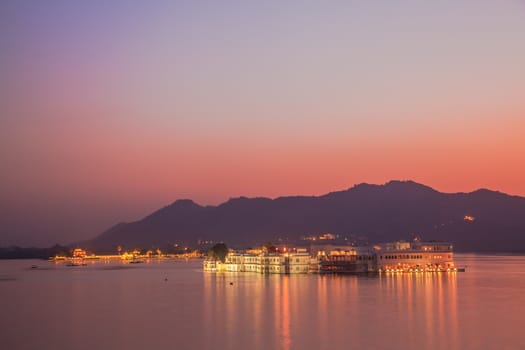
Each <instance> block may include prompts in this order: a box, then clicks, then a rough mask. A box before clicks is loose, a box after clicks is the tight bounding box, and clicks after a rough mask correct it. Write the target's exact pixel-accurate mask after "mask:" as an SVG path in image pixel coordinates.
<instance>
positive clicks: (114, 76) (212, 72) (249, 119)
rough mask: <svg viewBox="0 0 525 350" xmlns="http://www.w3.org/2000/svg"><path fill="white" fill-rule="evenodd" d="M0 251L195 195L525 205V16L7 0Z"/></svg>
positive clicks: (503, 8)
mask: <svg viewBox="0 0 525 350" xmlns="http://www.w3.org/2000/svg"><path fill="white" fill-rule="evenodd" d="M0 161H1V165H0V246H3V245H10V244H19V245H23V246H29V245H37V246H46V245H50V244H54V243H55V242H58V243H71V242H74V241H76V240H79V239H88V238H91V237H94V236H95V235H97V234H99V233H100V232H102V231H103V230H105V229H107V228H108V227H110V226H112V225H114V224H116V223H117V222H120V221H131V220H136V219H140V218H141V217H143V216H145V215H146V214H148V213H150V212H151V211H153V210H156V209H158V208H160V207H162V206H164V205H167V204H169V203H171V202H173V201H174V200H176V199H180V198H192V199H194V200H195V201H196V202H197V203H200V204H217V203H221V202H223V201H226V200H227V199H228V198H230V197H237V196H241V195H244V196H267V197H276V196H281V195H290V194H302V195H312V194H313V195H318V194H323V193H326V192H330V191H335V190H341V189H346V188H349V187H351V186H353V185H354V184H356V183H361V182H368V183H384V182H387V181H389V180H391V179H412V180H414V181H417V182H421V183H424V184H426V185H429V186H431V187H434V188H436V189H437V190H440V191H444V192H457V191H461V192H468V191H472V190H475V189H477V188H481V187H484V188H490V189H494V190H499V191H503V192H507V193H511V194H516V195H522V196H524V195H525V1H483V0H477V1H459V0H454V1H349V0H345V1H283V0H280V1H107V0H103V1H94V0H90V1H71V0H67V1H66V0H64V1H38V0H35V1H19V0H16V1H10V0H2V1H1V2H0Z"/></svg>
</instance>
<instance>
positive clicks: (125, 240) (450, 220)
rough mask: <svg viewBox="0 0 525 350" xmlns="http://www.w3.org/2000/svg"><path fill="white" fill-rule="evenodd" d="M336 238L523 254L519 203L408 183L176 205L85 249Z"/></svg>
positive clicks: (524, 204)
mask: <svg viewBox="0 0 525 350" xmlns="http://www.w3.org/2000/svg"><path fill="white" fill-rule="evenodd" d="M327 232H329V233H332V234H334V235H338V236H339V237H340V238H341V239H343V238H344V239H345V240H346V241H347V242H357V243H368V242H370V243H377V242H385V241H392V240H398V239H410V238H411V237H414V235H417V236H420V237H422V238H423V239H425V240H446V241H451V242H452V243H453V244H454V245H455V247H456V250H458V251H473V252H525V198H524V197H518V196H511V195H507V194H504V193H501V192H497V191H491V190H487V189H479V190H477V191H474V192H469V193H442V192H438V191H436V190H434V189H432V188H430V187H428V186H425V185H422V184H418V183H416V182H413V181H390V182H388V183H386V184H384V185H372V184H366V183H363V184H359V185H355V186H353V187H351V188H349V189H347V190H343V191H338V192H331V193H328V194H325V195H322V196H290V197H279V198H276V199H269V198H246V197H239V198H232V199H230V200H228V201H227V202H225V203H222V204H220V205H217V206H210V205H209V206H201V205H198V204H196V203H195V202H193V201H192V200H188V199H183V200H177V201H175V202H174V203H172V204H171V205H168V206H166V207H164V208H162V209H160V210H158V211H155V212H154V213H152V214H151V215H148V216H146V217H145V218H143V219H142V220H139V221H135V222H130V223H120V224H117V225H115V226H113V227H111V228H110V229H108V230H107V231H105V232H103V233H102V234H100V235H99V236H97V237H95V238H94V239H92V240H90V241H88V242H83V244H84V245H86V246H88V247H90V248H92V249H95V248H96V249H99V250H100V249H108V250H109V249H114V248H115V247H116V246H117V245H122V246H124V247H126V248H131V247H135V246H137V247H155V246H157V247H160V246H166V245H173V244H175V243H180V244H193V245H195V244H196V242H197V241H198V240H200V241H214V242H218V241H223V242H226V243H228V244H230V245H236V246H249V245H257V244H260V243H263V242H268V241H273V242H276V241H283V242H301V238H302V237H305V236H312V235H313V236H315V235H319V234H322V233H327Z"/></svg>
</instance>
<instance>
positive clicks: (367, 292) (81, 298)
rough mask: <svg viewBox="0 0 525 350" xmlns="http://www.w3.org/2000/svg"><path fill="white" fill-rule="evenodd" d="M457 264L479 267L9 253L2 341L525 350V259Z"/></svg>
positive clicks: (2, 264) (2, 285) (64, 345)
mask: <svg viewBox="0 0 525 350" xmlns="http://www.w3.org/2000/svg"><path fill="white" fill-rule="evenodd" d="M32 264H37V265H38V266H39V268H38V269H30V268H29V267H30V266H31V265H32ZM456 264H457V265H466V266H468V269H467V272H465V273H457V274H454V273H451V274H424V275H397V276H396V275H394V276H390V275H383V276H375V277H356V276H327V275H325V276H320V275H304V276H263V275H258V274H249V273H241V274H233V273H220V274H214V273H206V272H203V271H202V270H201V262H200V261H193V262H191V261H190V262H176V261H164V262H154V263H148V264H136V265H122V264H120V263H111V264H105V263H103V262H97V263H94V264H91V265H89V266H87V267H75V268H73V267H65V266H63V265H55V264H54V263H49V262H45V261H36V260H33V261H28V260H11V261H0V306H1V312H0V343H1V344H2V345H1V347H2V348H3V349H93V348H99V349H109V348H113V349H154V348H157V347H162V348H164V349H166V348H167V349H212V348H213V349H348V348H353V349H525V257H523V256H483V255H458V257H457V259H456ZM124 267H125V268H124ZM165 278H168V281H165V280H164V279H165ZM231 282H233V285H230V283H231Z"/></svg>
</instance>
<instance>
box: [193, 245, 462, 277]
mask: <svg viewBox="0 0 525 350" xmlns="http://www.w3.org/2000/svg"><path fill="white" fill-rule="evenodd" d="M203 268H204V270H205V271H214V272H221V271H225V272H256V273H262V274H269V273H276V274H296V273H376V272H377V273H402V272H405V273H410V272H414V273H415V272H454V271H458V269H457V267H456V266H455V265H454V255H453V246H452V244H451V243H447V242H433V241H432V242H430V241H429V242H424V241H421V240H419V239H417V240H414V241H412V242H407V241H397V242H390V243H384V244H378V245H374V246H366V247H351V246H344V245H332V244H321V245H312V246H311V248H310V251H308V250H307V249H306V248H297V249H292V250H288V251H282V252H278V251H277V252H272V253H269V252H268V251H265V250H262V249H261V250H253V249H252V250H249V251H243V252H234V251H230V252H229V253H228V254H227V255H226V257H225V259H224V261H220V260H218V259H215V258H208V259H205V261H204V264H203ZM463 270H464V269H459V271H463Z"/></svg>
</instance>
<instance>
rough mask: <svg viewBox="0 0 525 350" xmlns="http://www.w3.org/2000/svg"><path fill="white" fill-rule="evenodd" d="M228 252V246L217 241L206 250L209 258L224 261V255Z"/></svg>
mask: <svg viewBox="0 0 525 350" xmlns="http://www.w3.org/2000/svg"><path fill="white" fill-rule="evenodd" d="M227 254H228V247H227V246H226V244H224V243H217V244H216V245H214V246H213V247H211V249H210V250H208V256H209V257H210V258H215V259H218V260H220V261H222V262H224V259H225V258H226V255H227Z"/></svg>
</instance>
